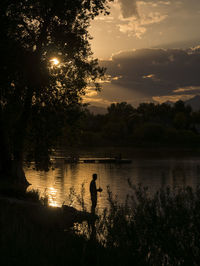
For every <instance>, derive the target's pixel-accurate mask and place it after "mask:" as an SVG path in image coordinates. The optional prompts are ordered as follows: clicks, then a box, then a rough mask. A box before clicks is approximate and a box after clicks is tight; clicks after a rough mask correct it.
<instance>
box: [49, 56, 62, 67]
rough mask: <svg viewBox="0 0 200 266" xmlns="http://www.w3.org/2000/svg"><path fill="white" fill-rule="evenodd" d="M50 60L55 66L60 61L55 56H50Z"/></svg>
mask: <svg viewBox="0 0 200 266" xmlns="http://www.w3.org/2000/svg"><path fill="white" fill-rule="evenodd" d="M50 62H51V63H52V65H55V66H57V65H58V64H59V63H60V61H59V60H58V59H57V58H52V59H51V60H50Z"/></svg>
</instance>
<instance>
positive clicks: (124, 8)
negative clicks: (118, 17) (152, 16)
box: [118, 0, 138, 18]
mask: <svg viewBox="0 0 200 266" xmlns="http://www.w3.org/2000/svg"><path fill="white" fill-rule="evenodd" d="M118 2H119V4H120V7H121V12H122V16H123V17H124V18H129V17H132V16H138V10H137V1H136V0H118Z"/></svg>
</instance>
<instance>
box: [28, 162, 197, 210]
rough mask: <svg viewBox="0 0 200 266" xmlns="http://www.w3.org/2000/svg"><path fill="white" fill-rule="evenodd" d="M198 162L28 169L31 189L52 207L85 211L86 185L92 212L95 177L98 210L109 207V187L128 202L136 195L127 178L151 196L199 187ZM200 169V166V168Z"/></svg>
mask: <svg viewBox="0 0 200 266" xmlns="http://www.w3.org/2000/svg"><path fill="white" fill-rule="evenodd" d="M198 166H199V160H198V159H192V158H191V159H190V158H189V159H187V160H178V159H165V160H160V159H152V160H141V159H138V160H134V161H133V163H132V164H127V165H125V164H124V165H115V164H112V165H111V164H98V163H93V164H84V163H79V164H66V163H64V161H62V160H57V162H56V164H55V165H54V168H55V170H50V171H49V172H40V171H35V170H33V169H31V168H28V169H25V172H26V176H27V179H28V181H29V182H30V183H31V184H32V185H31V186H29V188H28V189H29V190H32V189H34V190H38V191H39V193H40V196H41V197H45V196H48V199H49V205H51V206H55V207H58V206H61V205H62V204H63V202H64V203H65V204H67V205H71V206H73V207H75V208H77V209H81V206H80V203H79V202H78V200H77V197H76V195H81V186H82V184H84V188H85V193H84V195H83V198H84V202H85V206H86V208H87V210H90V206H91V202H90V192H89V184H90V181H91V179H92V174H93V173H97V174H98V179H97V181H96V184H97V187H99V186H101V187H102V188H103V192H102V193H101V194H99V197H98V204H97V208H99V209H100V210H101V209H104V208H105V207H108V206H109V204H108V201H107V197H108V196H107V192H106V187H107V186H108V185H109V186H110V188H111V191H112V192H113V194H114V195H115V194H117V195H118V199H119V201H121V202H124V200H125V198H126V195H127V194H130V193H132V190H131V189H130V187H129V186H128V182H127V179H130V180H131V182H132V183H133V184H135V185H136V184H138V183H142V184H143V185H145V186H148V187H149V191H150V193H154V192H155V191H157V190H158V189H159V188H161V187H165V186H168V185H169V186H171V187H178V186H187V185H189V186H195V185H197V184H199V183H200V171H197V170H198ZM199 168H200V167H199ZM72 187H73V188H74V194H76V195H74V194H73V195H71V197H70V188H72Z"/></svg>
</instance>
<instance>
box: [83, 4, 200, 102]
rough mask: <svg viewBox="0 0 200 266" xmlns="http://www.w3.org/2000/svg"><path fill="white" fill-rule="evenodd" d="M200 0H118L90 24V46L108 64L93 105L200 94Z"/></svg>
mask: <svg viewBox="0 0 200 266" xmlns="http://www.w3.org/2000/svg"><path fill="white" fill-rule="evenodd" d="M199 25H200V1H199V0H143V1H136V0H118V1H116V0H115V2H114V3H112V4H111V10H110V15H109V16H99V17H97V18H96V19H95V20H94V21H93V22H92V25H91V28H90V33H91V35H92V36H93V40H92V42H91V44H92V50H93V52H94V56H95V57H98V58H99V59H100V63H101V65H102V66H106V67H107V78H106V80H105V82H104V83H103V89H102V91H101V92H100V93H98V94H97V93H95V92H93V91H90V92H89V93H88V95H87V97H86V100H87V101H89V102H90V103H91V105H97V106H108V105H109V104H110V103H112V102H121V101H127V102H128V103H131V104H133V105H135V106H136V105H137V104H138V103H140V102H149V101H156V102H164V101H168V100H170V101H175V100H178V99H182V100H186V99H189V98H191V97H193V96H195V95H197V94H200V72H199V66H200V46H198V45H200V32H199Z"/></svg>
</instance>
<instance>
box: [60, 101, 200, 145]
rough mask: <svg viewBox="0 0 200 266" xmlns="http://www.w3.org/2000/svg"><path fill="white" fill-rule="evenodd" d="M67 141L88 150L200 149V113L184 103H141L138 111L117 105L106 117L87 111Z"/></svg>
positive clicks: (71, 130) (128, 105)
mask: <svg viewBox="0 0 200 266" xmlns="http://www.w3.org/2000/svg"><path fill="white" fill-rule="evenodd" d="M63 141H64V144H66V145H72V144H77V145H87V146H103V145H133V146H138V147H140V146H142V147H145V146H152V145H153V146H174V145H176V146H182V145H184V146H191V145H195V146H196V145H200V111H196V112H194V111H193V110H192V108H191V107H190V106H188V105H185V104H184V102H183V101H177V102H176V103H175V104H174V105H170V104H167V103H163V104H154V103H141V104H140V105H139V106H138V107H137V108H134V107H133V106H132V105H130V104H128V103H126V102H121V103H113V104H111V105H110V106H109V107H108V108H107V113H106V114H104V115H102V114H96V115H95V114H93V113H91V112H90V111H89V110H88V109H86V110H85V112H84V113H83V114H82V116H81V117H80V119H79V120H78V123H76V126H73V127H70V126H69V127H68V128H67V129H66V132H65V137H64V139H63Z"/></svg>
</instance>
